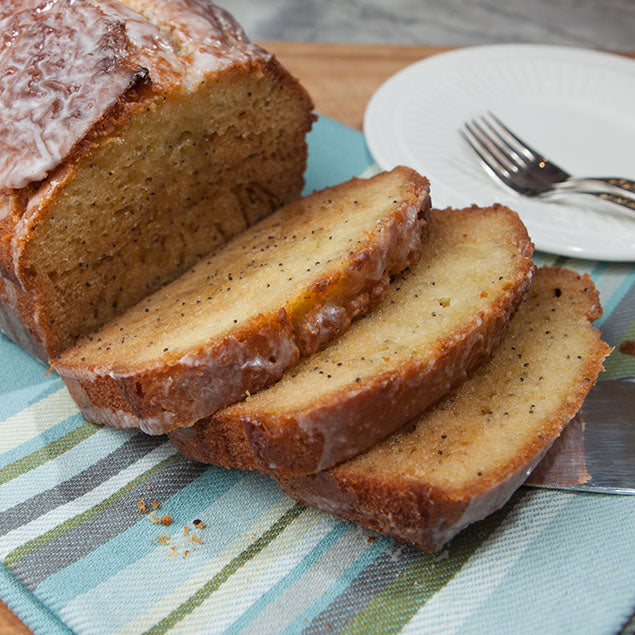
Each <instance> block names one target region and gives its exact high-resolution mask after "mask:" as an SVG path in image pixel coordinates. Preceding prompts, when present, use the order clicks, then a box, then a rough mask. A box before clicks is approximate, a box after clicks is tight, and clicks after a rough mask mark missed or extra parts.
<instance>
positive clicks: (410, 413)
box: [171, 206, 534, 474]
mask: <svg viewBox="0 0 635 635" xmlns="http://www.w3.org/2000/svg"><path fill="white" fill-rule="evenodd" d="M532 251H533V245H532V243H531V241H530V240H529V237H528V236H527V231H526V229H525V227H524V225H523V224H522V223H521V222H520V220H519V219H518V216H517V215H516V214H515V212H512V211H510V210H509V209H507V208H505V207H501V206H496V207H492V208H485V209H479V208H468V209H464V210H454V211H450V210H448V211H436V210H434V211H433V212H432V217H431V222H430V233H429V236H428V242H427V246H426V254H425V257H424V258H423V259H422V260H421V261H420V262H419V264H418V265H415V266H413V267H412V268H411V270H409V271H408V272H404V273H403V274H402V275H400V276H398V277H397V279H396V280H394V281H393V283H392V285H391V286H392V287H393V289H392V293H391V294H390V295H389V296H388V297H387V299H385V300H384V301H383V302H382V304H381V305H380V306H378V307H377V308H376V309H375V310H374V311H373V312H372V313H370V314H369V315H367V316H366V317H365V318H364V319H362V320H359V321H358V322H357V323H356V324H354V325H353V326H352V327H351V329H350V330H349V331H347V333H345V334H344V335H343V336H342V337H340V338H339V339H338V340H337V341H335V342H333V343H332V344H331V345H330V346H329V347H328V348H326V349H325V350H323V351H322V352H320V353H318V354H317V355H314V356H312V357H310V358H307V359H305V360H303V361H302V362H301V363H300V364H298V365H297V366H296V367H295V368H294V369H292V370H290V371H289V372H288V373H287V374H285V376H284V377H283V378H282V380H281V381H280V382H279V383H277V384H276V385H274V386H271V387H270V388H269V389H267V390H264V391H262V392H260V393H258V394H256V395H252V396H250V397H249V398H248V399H247V400H246V401H243V402H241V403H238V404H235V405H234V406H232V407H230V408H227V409H225V410H223V411H221V412H219V413H217V414H216V415H215V416H214V417H212V418H208V419H206V420H205V421H201V422H199V423H197V424H196V425H195V426H194V427H192V428H189V429H187V430H178V431H175V432H174V433H173V434H172V435H171V438H172V441H173V442H174V443H175V445H176V447H177V448H178V449H179V450H180V451H181V452H182V453H183V454H185V455H186V456H187V457H189V458H191V459H194V460H198V461H203V462H208V463H216V464H220V465H225V466H234V467H241V468H243V469H259V470H262V471H276V470H278V471H281V472H287V473H294V474H309V473H312V472H316V471H318V470H324V469H326V468H328V467H331V466H332V465H335V464H336V463H338V462H340V461H343V460H345V459H347V458H349V457H351V456H355V455H356V454H359V453H360V452H362V451H364V450H365V449H367V448H369V447H371V446H372V445H373V444H375V443H376V442H377V441H379V440H381V439H383V438H385V437H386V436H388V435H389V434H391V433H392V432H394V431H395V430H398V429H399V428H400V427H401V426H402V425H403V424H405V423H406V422H407V421H409V420H410V419H412V417H414V416H415V415H417V414H419V413H420V412H421V411H422V410H423V409H424V408H426V407H427V406H428V405H430V404H431V403H432V402H434V401H436V400H437V399H439V398H440V397H442V396H443V395H445V394H446V393H447V392H449V391H450V390H452V389H453V388H455V387H456V386H457V385H458V384H459V383H460V382H461V381H463V380H464V379H465V378H466V373H467V372H468V371H469V370H471V369H472V368H474V367H475V366H477V365H478V364H481V363H483V362H484V361H485V360H487V359H489V357H490V355H491V352H492V350H493V348H494V347H495V346H496V345H497V344H498V342H499V341H500V339H501V337H502V336H503V333H504V331H505V327H506V325H507V322H508V321H509V319H510V317H511V315H512V314H513V312H514V311H515V310H516V308H517V306H518V305H519V303H520V302H521V300H522V298H523V297H524V294H525V293H526V291H527V289H528V288H529V285H530V281H531V277H532V274H533V271H534V265H533V263H532V260H531V255H532Z"/></svg>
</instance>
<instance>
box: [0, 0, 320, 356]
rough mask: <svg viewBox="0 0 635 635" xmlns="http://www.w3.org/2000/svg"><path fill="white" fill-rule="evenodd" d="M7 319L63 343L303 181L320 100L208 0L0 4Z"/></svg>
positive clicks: (53, 352) (19, 336) (170, 275)
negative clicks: (315, 102) (314, 106)
mask: <svg viewBox="0 0 635 635" xmlns="http://www.w3.org/2000/svg"><path fill="white" fill-rule="evenodd" d="M0 79H1V86H2V88H1V89H0V275H1V277H0V329H1V330H2V331H4V332H5V333H6V334H7V335H8V336H9V337H11V338H12V339H13V340H14V341H16V342H17V343H19V344H20V345H21V346H23V347H24V348H25V349H26V350H28V351H30V352H31V353H33V354H34V355H36V356H38V357H39V358H40V359H42V360H47V359H49V358H53V357H55V356H57V355H58V354H59V353H61V352H62V351H63V350H65V349H66V348H68V347H69V346H70V345H71V344H72V343H73V342H74V341H75V340H76V339H77V338H78V336H81V335H86V334H88V333H90V332H92V331H93V330H95V329H96V328H98V327H99V326H101V325H102V324H104V323H105V322H107V321H108V320H110V319H112V318H113V317H115V316H116V315H119V314H120V313H122V312H123V311H124V310H126V309H127V308H129V307H131V306H132V305H134V304H136V303H137V302H138V301H139V300H141V299H142V298H143V297H145V296H146V295H148V294H149V293H151V292H152V291H154V290H156V289H158V288H160V287H161V286H162V285H163V284H165V283H166V282H168V281H170V280H173V279H174V278H176V277H178V276H179V275H180V274H181V273H182V272H184V271H186V270H187V269H188V268H189V267H190V266H191V265H192V264H193V263H194V262H195V261H196V260H197V259H199V258H201V257H202V256H203V255H205V254H206V253H208V252H209V251H211V250H212V249H213V248H214V247H215V246H216V245H218V244H221V243H223V242H225V241H226V240H227V239H228V238H229V237H231V236H233V235H234V234H236V233H238V232H239V231H242V230H243V229H245V228H246V227H247V226H249V225H252V224H253V223H254V222H256V221H257V220H258V219H260V218H263V217H265V216H267V215H268V214H270V213H271V212H272V211H273V210H274V209H276V208H278V207H280V206H281V205H282V204H284V203H286V202H288V201H290V200H292V199H294V198H296V197H298V196H299V194H300V191H301V189H302V185H303V171H304V168H305V164H306V152H307V146H306V143H305V135H306V133H307V132H308V130H309V129H310V127H311V124H312V118H313V115H312V113H311V110H312V104H311V100H310V99H309V97H308V95H307V94H306V92H305V91H304V89H303V88H302V87H301V86H300V85H299V84H298V83H297V81H296V80H295V79H293V78H292V77H291V76H290V75H289V73H288V72H287V71H286V70H285V69H284V68H283V67H282V66H281V65H280V64H279V63H278V62H277V60H276V59H275V58H274V57H273V56H271V55H269V54H268V53H266V52H265V51H264V50H262V49H260V48H259V47H257V46H255V45H253V44H251V43H250V42H249V40H248V39H247V38H246V36H245V34H244V33H243V31H242V30H241V28H240V27H239V26H238V25H237V24H236V23H235V22H234V20H233V19H232V18H231V16H230V15H229V14H227V13H226V12H225V11H224V10H222V9H220V8H218V7H215V6H214V5H212V4H211V3H209V2H203V1H201V0H124V1H123V2H121V1H118V0H82V2H76V1H73V0H48V1H46V2H44V1H43V0H19V1H18V0H4V1H3V2H2V3H1V5H0Z"/></svg>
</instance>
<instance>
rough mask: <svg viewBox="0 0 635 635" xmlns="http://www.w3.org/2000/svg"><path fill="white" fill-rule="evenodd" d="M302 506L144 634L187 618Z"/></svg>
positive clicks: (302, 508)
mask: <svg viewBox="0 0 635 635" xmlns="http://www.w3.org/2000/svg"><path fill="white" fill-rule="evenodd" d="M305 510H306V507H305V506H304V505H300V503H296V504H295V505H293V507H291V508H290V509H289V510H287V511H286V512H285V513H284V514H282V516H280V518H278V520H277V521H276V522H275V523H274V524H273V525H271V527H269V529H267V531H265V532H264V533H263V534H262V535H261V536H260V537H259V538H258V539H257V540H256V541H254V542H252V543H251V544H250V545H249V547H247V549H245V550H243V551H242V552H241V553H239V554H238V555H237V556H236V557H235V558H234V559H233V560H231V561H230V562H229V563H228V564H226V565H225V566H224V567H223V568H222V569H221V570H220V571H219V572H218V573H217V574H216V575H215V576H214V577H213V578H212V579H211V580H208V581H207V582H206V583H205V584H204V585H203V586H202V587H201V588H200V589H199V590H198V591H197V592H196V593H194V594H193V595H192V596H190V597H189V598H188V599H187V600H186V601H185V602H183V603H182V604H181V605H180V606H178V607H177V608H176V609H174V610H173V611H172V612H171V613H170V614H169V615H168V616H167V617H165V618H163V619H162V620H161V621H160V622H159V623H158V624H155V625H154V626H152V627H151V628H149V629H148V630H147V631H146V633H165V632H166V631H168V630H169V629H171V628H172V627H173V626H174V625H175V624H178V623H179V622H180V621H181V620H182V619H184V618H185V617H187V616H188V615H189V614H190V613H191V612H192V611H193V610H194V609H195V608H197V607H198V606H200V605H201V604H202V603H203V602H204V601H205V600H206V599H207V598H208V597H209V596H210V595H212V593H214V591H216V589H218V588H219V587H220V586H221V585H222V584H224V583H225V582H227V580H228V579H229V578H230V577H231V576H232V575H233V574H234V573H236V571H238V569H240V567H242V566H243V565H244V564H245V563H247V562H249V560H251V559H252V558H254V557H255V556H257V555H258V554H259V553H260V552H261V551H262V550H263V549H264V548H265V547H266V546H267V545H268V544H270V543H271V542H273V540H275V539H276V538H277V537H278V536H279V535H280V534H281V533H282V532H283V531H284V529H286V528H287V527H288V526H289V525H290V524H291V523H292V522H293V521H294V520H295V519H296V518H297V517H298V516H299V515H300V514H301V513H302V512H303V511H305Z"/></svg>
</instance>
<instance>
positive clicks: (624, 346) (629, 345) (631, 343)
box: [620, 340, 635, 355]
mask: <svg viewBox="0 0 635 635" xmlns="http://www.w3.org/2000/svg"><path fill="white" fill-rule="evenodd" d="M620 353H624V355H635V340H624V341H623V342H620Z"/></svg>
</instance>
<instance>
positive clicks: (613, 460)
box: [525, 377, 635, 494]
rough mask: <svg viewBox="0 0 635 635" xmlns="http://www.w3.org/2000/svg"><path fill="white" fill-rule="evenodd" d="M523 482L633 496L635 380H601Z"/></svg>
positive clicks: (634, 490) (634, 486)
mask: <svg viewBox="0 0 635 635" xmlns="http://www.w3.org/2000/svg"><path fill="white" fill-rule="evenodd" d="M525 485H530V486H533V487H546V488H551V489H564V490H578V491H591V492H602V493H605V494H635V378H633V377H629V378H625V379H611V380H607V381H601V382H598V383H597V384H596V385H595V386H594V387H593V388H592V389H591V391H590V392H589V394H588V395H587V398H586V399H585V401H584V404H583V405H582V408H581V410H580V412H579V413H578V415H577V416H576V417H575V418H574V419H573V420H572V422H571V423H570V424H569V425H568V426H567V427H566V428H565V430H564V431H563V434H562V435H561V436H560V437H559V438H558V439H557V440H556V442H555V443H554V444H553V446H552V447H551V449H550V450H549V452H548V453H547V454H546V455H545V457H544V459H543V460H542V461H541V462H540V463H539V464H538V466H537V467H536V469H535V470H534V471H533V472H532V473H531V475H530V476H529V478H528V479H527V481H525Z"/></svg>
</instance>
